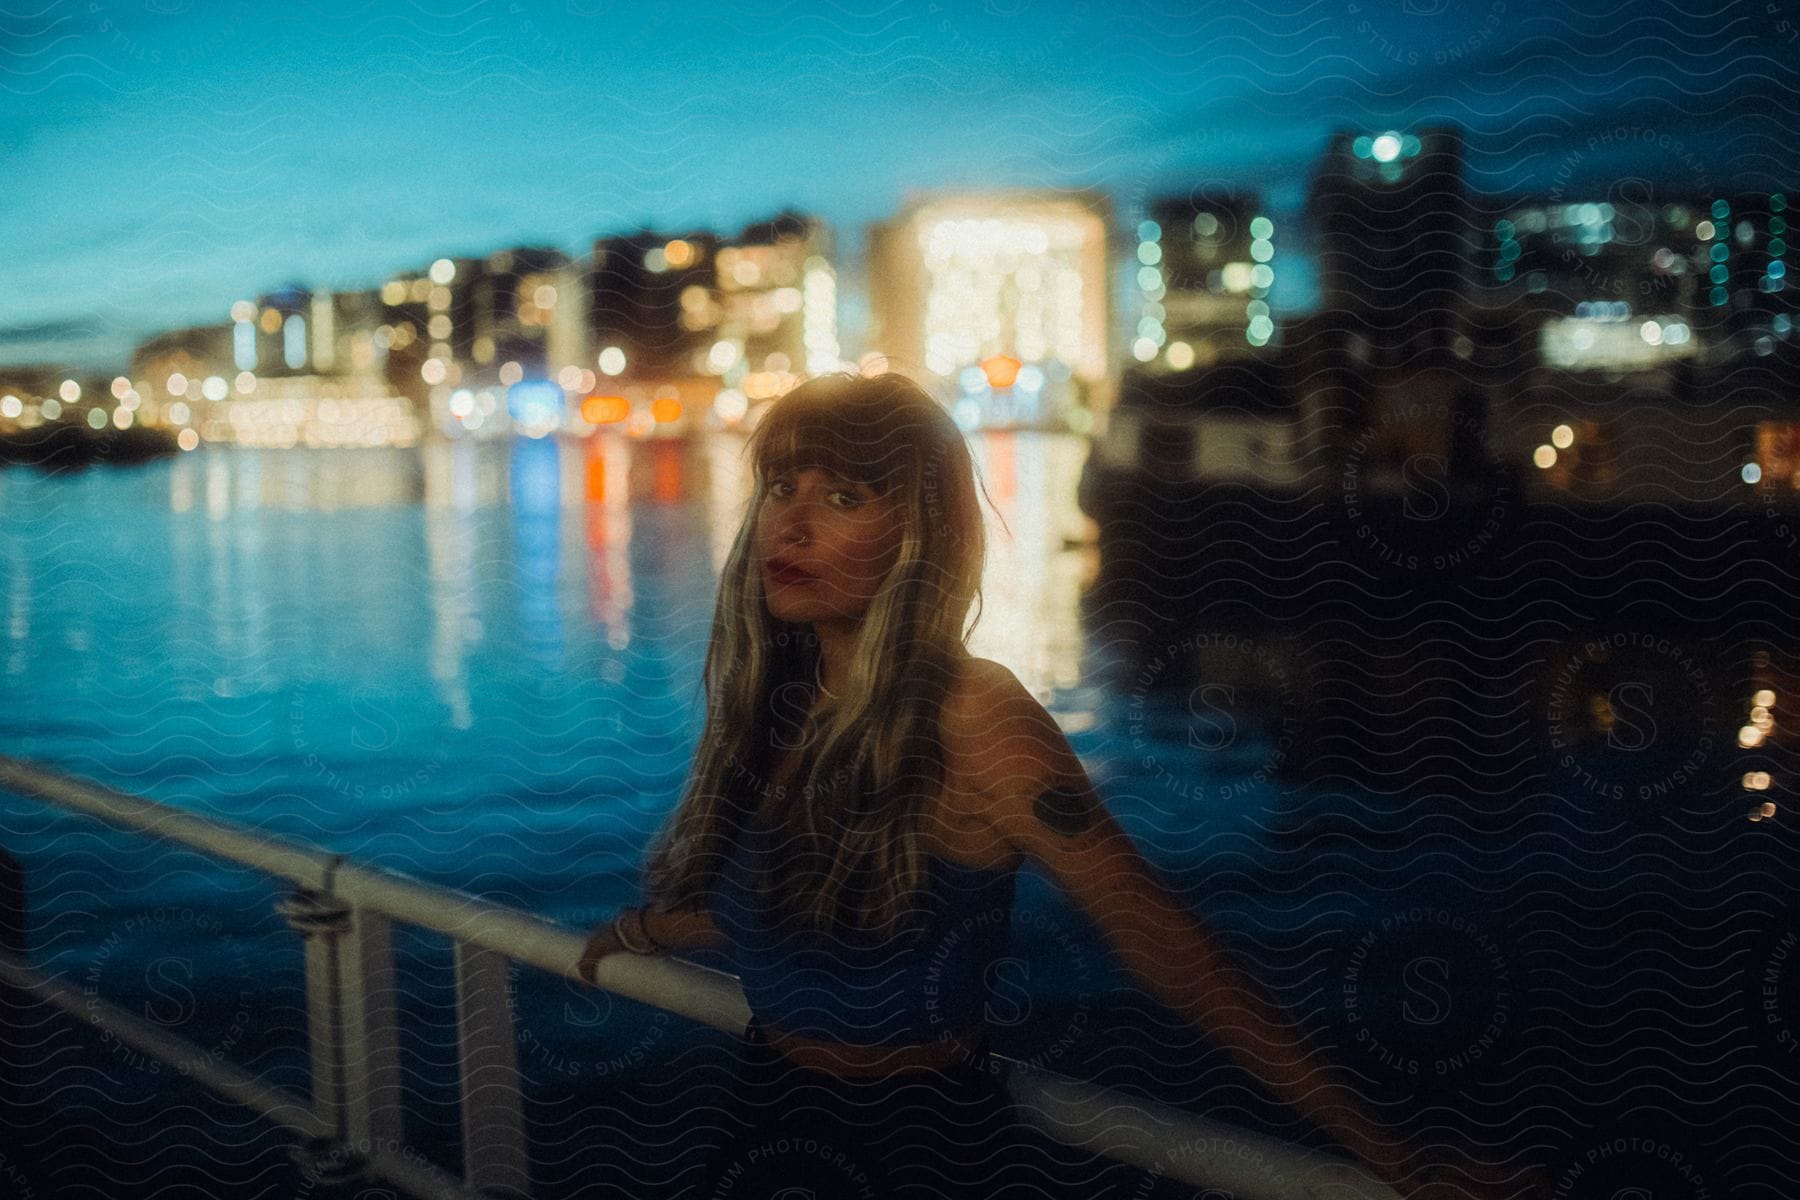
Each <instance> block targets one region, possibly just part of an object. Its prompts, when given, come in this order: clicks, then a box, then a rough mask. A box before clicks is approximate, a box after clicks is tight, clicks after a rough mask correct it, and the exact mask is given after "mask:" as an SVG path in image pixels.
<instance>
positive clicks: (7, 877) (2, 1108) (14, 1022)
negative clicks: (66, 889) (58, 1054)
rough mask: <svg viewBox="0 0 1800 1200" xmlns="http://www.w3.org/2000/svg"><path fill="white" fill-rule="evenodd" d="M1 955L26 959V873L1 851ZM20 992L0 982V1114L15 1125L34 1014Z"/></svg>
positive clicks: (22, 1099)
mask: <svg viewBox="0 0 1800 1200" xmlns="http://www.w3.org/2000/svg"><path fill="white" fill-rule="evenodd" d="M0 951H3V952H5V953H7V954H10V955H12V956H13V957H15V958H17V959H19V960H20V961H23V960H24V958H25V869H24V868H23V867H21V866H20V865H19V862H18V860H17V859H15V858H14V857H13V856H12V855H10V854H8V853H7V852H6V851H5V850H3V849H0ZM36 1007H37V1006H36V1005H35V1004H34V1003H33V999H32V996H31V994H30V993H29V992H27V991H25V990H24V989H23V988H16V987H13V986H12V985H10V984H8V983H5V982H0V1112H5V1113H6V1114H7V1120H6V1124H7V1125H9V1126H12V1125H14V1122H15V1119H16V1118H17V1116H18V1115H19V1114H20V1112H21V1111H22V1107H23V1105H24V1103H25V1026H26V1022H27V1019H28V1018H29V1016H30V1015H31V1014H32V1013H33V1012H34V1011H35V1010H36Z"/></svg>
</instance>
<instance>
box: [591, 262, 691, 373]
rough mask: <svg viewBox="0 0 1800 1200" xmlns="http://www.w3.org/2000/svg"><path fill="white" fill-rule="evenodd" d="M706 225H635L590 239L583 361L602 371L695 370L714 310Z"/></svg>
mask: <svg viewBox="0 0 1800 1200" xmlns="http://www.w3.org/2000/svg"><path fill="white" fill-rule="evenodd" d="M718 246H719V239H718V238H717V236H715V235H713V234H709V233H693V232H689V233H682V234H679V235H676V234H667V233H658V232H653V231H650V230H641V231H639V232H637V233H634V234H629V235H624V236H619V237H610V238H602V239H600V240H599V241H596V242H595V243H594V255H593V272H592V275H591V276H590V278H591V285H590V295H591V299H590V305H589V317H588V324H589V333H590V336H591V338H592V342H593V345H594V348H595V351H596V354H595V357H594V358H593V359H592V360H590V361H589V362H587V363H584V364H583V365H584V366H598V367H599V369H600V370H601V372H602V373H603V374H605V375H608V376H617V375H626V376H629V377H631V378H635V379H669V378H678V377H681V376H686V375H689V374H692V373H694V372H695V368H694V359H695V357H696V356H697V355H700V354H703V353H704V352H705V350H706V348H707V347H708V346H710V345H711V342H712V339H711V337H710V336H709V335H710V334H711V332H712V330H713V328H714V327H715V326H716V325H717V323H718V320H719V317H720V314H719V311H718V308H719V305H718V300H717V295H716V288H715V287H714V285H713V280H714V272H715V267H714V262H713V255H714V253H715V252H716V251H717V250H718Z"/></svg>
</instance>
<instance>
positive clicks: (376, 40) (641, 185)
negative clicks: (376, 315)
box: [0, 0, 1793, 371]
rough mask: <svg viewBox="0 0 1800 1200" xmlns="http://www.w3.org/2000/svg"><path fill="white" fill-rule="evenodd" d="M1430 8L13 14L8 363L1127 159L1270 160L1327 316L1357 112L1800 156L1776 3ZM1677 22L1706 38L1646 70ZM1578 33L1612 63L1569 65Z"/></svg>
mask: <svg viewBox="0 0 1800 1200" xmlns="http://www.w3.org/2000/svg"><path fill="white" fill-rule="evenodd" d="M1434 8H1435V6H1431V5H1413V6H1411V7H1410V8H1409V9H1407V10H1405V11H1402V10H1400V9H1398V8H1397V9H1396V10H1395V11H1393V12H1387V11H1385V10H1383V11H1379V12H1378V11H1376V10H1375V9H1374V8H1373V7H1371V8H1370V10H1369V11H1368V13H1366V14H1364V15H1361V16H1349V15H1344V14H1338V15H1336V16H1334V15H1333V14H1334V13H1335V12H1336V10H1335V9H1333V10H1332V11H1331V12H1325V11H1324V10H1319V12H1318V13H1317V14H1316V17H1317V19H1316V20H1314V21H1312V22H1311V23H1306V22H1302V23H1301V24H1302V26H1303V28H1302V29H1301V30H1299V31H1292V30H1288V29H1286V28H1283V27H1278V26H1279V23H1277V22H1274V21H1273V20H1271V19H1269V18H1268V16H1267V15H1266V14H1261V13H1260V12H1259V11H1257V10H1251V9H1249V8H1248V7H1239V6H1227V7H1225V8H1209V10H1208V12H1207V13H1206V14H1204V15H1187V14H1160V15H1152V14H1119V13H1112V14H1106V15H1104V17H1103V15H1102V14H1099V13H1098V12H1096V11H1095V10H1094V9H1093V8H1092V7H1091V6H1089V5H1086V4H1083V3H1080V2H1079V0H1070V2H1069V3H1060V4H1032V5H1028V6H1021V5H1017V4H1013V3H1010V2H1008V3H1002V2H1001V0H989V3H988V4H987V5H986V6H985V7H983V8H981V9H979V10H973V9H971V10H969V11H967V12H964V11H962V10H957V11H956V13H955V18H954V20H952V19H951V18H950V17H949V16H946V15H943V14H937V15H933V14H929V13H927V12H925V11H924V10H923V9H920V11H916V12H915V11H913V8H911V7H901V8H896V9H892V10H889V9H881V10H876V11H872V12H868V13H862V12H856V11H849V10H842V9H832V10H829V13H827V12H826V11H823V10H813V9H809V8H796V9H789V10H785V11H784V12H783V13H782V14H780V15H779V16H775V17H767V16H761V17H759V16H758V15H756V14H752V13H747V12H743V11H739V10H727V9H719V8H715V9H714V10H711V11H709V12H706V13H701V14H698V15H695V14H692V13H684V14H682V15H681V16H680V17H677V16H674V15H672V14H671V10H669V9H667V8H662V9H658V8H655V7H652V8H648V9H645V10H642V11H638V12H635V13H624V12H619V11H614V9H613V7H612V6H611V5H607V4H599V5H593V4H588V3H585V2H582V3H578V2H576V0H570V3H568V4H566V5H561V6H547V7H545V8H544V9H542V10H540V9H538V8H536V7H534V6H529V5H506V6H491V7H485V8H478V9H475V10H470V11H469V12H468V13H466V14H462V13H455V14H452V13H445V14H434V13H432V12H431V11H429V10H427V9H423V8H420V9H414V10H409V11H408V13H406V14H405V15H404V16H395V15H390V14H381V15H369V14H360V15H359V14H358V13H355V12H352V11H349V10H338V9H331V8H330V7H329V6H328V8H327V10H325V11H320V10H314V11H313V12H312V13H311V14H309V16H308V18H307V19H306V21H305V23H299V22H297V21H296V20H293V19H287V18H277V17H270V16H267V15H265V14H261V13H256V14H253V13H252V12H251V10H249V9H248V8H246V7H244V6H238V5H226V6H208V7H206V8H204V9H201V8H198V7H188V6H183V5H181V4H179V3H177V4H158V5H155V6H152V7H151V8H147V9H145V10H141V11H132V12H126V11H124V10H120V11H118V12H112V11H110V10H107V9H105V8H104V6H102V7H101V8H99V9H96V8H95V6H92V5H72V4H64V5H57V6H53V7H52V9H50V10H49V11H48V13H47V14H46V15H45V16H44V17H43V18H42V19H41V20H40V21H39V22H37V23H36V24H33V25H32V26H31V27H29V28H25V29H22V30H19V31H17V32H19V33H20V34H21V37H20V39H19V40H18V42H17V44H18V45H20V46H22V47H23V50H22V51H21V52H19V53H18V54H17V55H16V58H15V60H14V70H13V72H12V78H11V81H10V82H11V89H12V90H13V91H14V93H15V94H20V95H24V96H27V97H28V98H31V99H32V101H33V102H32V103H31V104H30V105H29V106H28V107H27V108H26V109H24V110H23V111H22V112H15V114H14V115H13V116H11V117H8V118H0V144H4V145H6V146H8V147H9V149H10V150H11V154H10V156H9V157H10V158H11V159H12V160H13V163H14V167H15V171H14V187H13V189H12V190H13V197H12V203H11V204H9V205H7V206H5V207H4V208H3V209H0V236H3V237H4V238H5V239H6V241H7V242H8V244H9V245H11V246H14V247H20V248H21V249H20V250H19V251H17V252H16V253H15V254H14V255H13V264H12V270H11V272H9V274H10V279H11V286H10V287H8V288H6V289H5V290H4V292H3V293H0V365H27V364H42V363H59V364H62V365H65V366H67V367H68V368H69V369H70V370H73V371H96V370H108V369H112V368H114V367H118V366H122V365H123V362H124V360H125V359H126V358H127V356H128V355H129V353H130V350H131V348H132V347H133V346H134V345H136V344H137V343H138V342H140V341H142V340H143V339H144V338H145V337H147V336H149V335H151V334H153V333H155V332H157V331H160V330H164V329H170V328H176V327H180V326H183V325H187V324H194V323H201V322H205V321H211V320H218V319H221V318H222V316H223V314H225V313H226V312H227V311H228V310H229V307H230V305H231V303H232V302H233V301H235V300H237V299H241V298H243V297H245V296H251V295H256V294H260V293H262V292H266V291H269V290H272V289H275V288H278V287H281V286H283V285H285V284H289V283H297V284H301V285H303V286H307V287H313V288H322V289H332V290H343V289H355V288H365V287H370V286H376V285H378V284H379V283H380V281H381V280H382V279H383V278H384V277H387V276H389V275H392V274H394V273H396V272H400V271H404V270H408V269H418V268H420V267H422V266H423V265H425V264H426V263H429V262H430V261H432V260H433V259H435V258H436V257H439V256H443V255H452V256H454V255H461V254H483V253H487V252H490V251H492V250H495V249H498V248H501V247H505V246H518V245H550V246H556V247H558V248H561V249H563V250H565V251H571V252H577V251H579V250H580V249H581V248H582V247H583V246H584V245H586V244H589V243H591V241H592V240H593V239H594V238H596V237H603V236H608V235H615V234H626V233H629V232H631V231H633V230H636V229H638V228H645V227H648V228H654V229H663V230H670V231H679V230H683V229H696V230H697V229H711V230H718V231H729V230H732V229H735V228H738V227H740V226H742V225H743V224H745V223H747V222H749V221H752V220H756V219H760V218H762V217H766V216H767V215H769V214H772V213H774V212H776V211H780V210H782V209H793V210H797V211H803V212H808V213H812V214H815V215H817V216H818V217H820V218H821V219H822V220H824V221H825V222H826V223H827V224H828V225H829V226H830V227H831V229H832V230H833V232H834V234H835V235H836V238H837V249H838V258H839V260H840V262H841V263H842V264H843V267H844V269H845V271H846V273H847V275H848V276H850V277H851V278H854V277H855V276H856V275H857V273H858V272H860V271H861V270H862V269H863V260H864V246H863V239H864V237H865V235H866V230H867V227H868V226H869V225H871V224H873V223H876V222H879V221H881V220H884V219H887V218H889V217H891V216H892V215H893V214H894V213H895V212H897V211H898V210H899V209H900V208H901V207H902V206H903V205H904V204H905V203H906V202H907V201H908V200H909V199H910V198H912V197H914V196H916V195H918V194H923V193H933V192H950V191H960V190H981V189H985V188H1008V187H1013V188H1017V187H1027V188H1029V187H1039V188H1058V189H1061V188H1068V189H1074V188H1080V187H1097V188H1100V189H1101V190H1104V191H1106V192H1107V193H1108V194H1109V195H1110V196H1111V197H1112V200H1113V203H1114V206H1115V211H1116V213H1117V216H1118V219H1119V222H1120V224H1121V225H1122V226H1123V225H1125V224H1126V223H1127V222H1129V221H1131V220H1132V219H1134V215H1135V214H1136V213H1138V212H1140V211H1141V210H1142V208H1143V207H1144V206H1145V205H1146V204H1147V203H1148V202H1150V201H1152V200H1154V199H1155V198H1156V197H1157V196H1159V195H1166V194H1170V193H1179V192H1182V191H1186V190H1188V189H1190V188H1193V187H1202V186H1211V187H1219V186H1235V187H1239V188H1245V189H1250V190H1254V191H1256V192H1258V193H1260V194H1261V195H1262V196H1263V197H1264V198H1265V200H1266V202H1267V205H1268V210H1269V211H1270V213H1271V214H1272V215H1273V216H1275V217H1276V220H1277V223H1278V224H1279V225H1281V226H1282V228H1283V230H1284V241H1283V243H1282V245H1281V251H1282V253H1283V255H1284V261H1285V262H1286V263H1287V264H1288V266H1289V269H1288V270H1287V271H1285V272H1283V273H1282V274H1281V275H1280V277H1279V279H1278V283H1277V289H1276V292H1275V293H1274V294H1273V295H1272V297H1271V302H1272V304H1273V305H1274V307H1275V309H1276V310H1277V311H1278V312H1296V311H1305V310H1306V309H1307V308H1309V307H1310V306H1311V305H1312V304H1313V303H1315V302H1316V295H1315V294H1314V293H1313V291H1312V281H1311V265H1312V259H1311V247H1310V246H1309V245H1308V244H1307V241H1306V239H1308V238H1309V237H1310V236H1311V231H1310V230H1308V229H1306V228H1304V227H1303V226H1302V225H1300V224H1298V223H1297V222H1296V221H1295V220H1294V218H1295V217H1297V216H1298V215H1299V213H1300V212H1301V210H1302V202H1303V199H1304V196H1305V194H1306V189H1307V185H1308V177H1309V174H1310V172H1311V171H1312V170H1313V169H1314V167H1315V165H1316V164H1317V162H1318V160H1319V159H1320V157H1321V155H1322V153H1323V151H1324V149H1325V147H1326V146H1327V145H1328V143H1329V141H1330V139H1331V138H1333V137H1334V136H1336V135H1338V134H1340V133H1341V132H1343V131H1344V130H1346V129H1353V128H1357V127H1359V126H1360V127H1365V128H1381V127H1388V126H1396V127H1398V126H1403V125H1410V124H1418V123H1421V122H1426V121H1434V120H1435V121H1446V120H1447V121H1452V122H1454V123H1457V124H1459V125H1461V126H1463V127H1464V128H1466V129H1467V130H1468V131H1469V139H1468V140H1469V157H1468V164H1467V170H1466V179H1467V183H1468V186H1469V188H1470V190H1471V192H1473V193H1476V194H1494V193H1526V194H1540V195H1555V194H1557V193H1558V192H1559V191H1565V190H1566V191H1569V192H1570V194H1571V196H1572V195H1573V192H1574V191H1577V190H1581V189H1584V188H1589V189H1591V188H1592V186H1593V185H1594V184H1595V183H1596V182H1597V181H1610V180H1617V179H1620V178H1627V179H1631V180H1639V181H1645V182H1647V183H1649V184H1650V185H1651V186H1653V187H1664V188H1667V189H1669V190H1670V191H1672V192H1684V191H1696V190H1706V189H1717V190H1737V189H1754V188H1757V187H1763V188H1770V187H1778V186H1782V185H1784V184H1786V183H1788V182H1790V181H1789V180H1787V179H1784V178H1782V176H1783V175H1784V174H1786V173H1788V172H1786V170H1785V167H1786V162H1787V159H1786V158H1785V157H1783V156H1781V155H1779V154H1777V153H1774V152H1773V147H1774V146H1775V145H1777V144H1778V141H1779V139H1777V138H1776V136H1775V135H1776V134H1777V133H1778V132H1779V126H1780V111H1781V109H1780V105H1779V94H1780V93H1781V92H1782V91H1783V87H1782V82H1781V81H1782V80H1783V79H1784V78H1785V77H1787V76H1791V75H1792V74H1793V67H1792V66H1791V64H1789V63H1786V62H1785V61H1783V60H1782V55H1781V49H1780V48H1781V46H1782V45H1783V42H1782V38H1783V36H1784V35H1783V33H1782V31H1781V29H1780V28H1779V25H1780V23H1779V22H1778V21H1776V20H1775V18H1774V17H1768V18H1767V20H1766V22H1765V23H1766V24H1768V26H1769V27H1768V28H1767V29H1760V28H1751V26H1752V25H1754V24H1755V22H1754V21H1753V20H1751V19H1750V18H1751V17H1753V16H1755V15H1757V14H1751V13H1750V12H1749V11H1748V10H1744V9H1739V10H1732V11H1730V12H1729V13H1728V14H1724V15H1722V16H1721V20H1720V21H1719V22H1718V23H1717V24H1716V27H1715V26H1707V27H1704V28H1700V29H1697V30H1696V29H1690V30H1686V31H1685V32H1684V34H1683V38H1682V40H1681V41H1680V43H1679V44H1676V43H1674V42H1672V41H1671V40H1669V34H1670V31H1671V29H1673V28H1675V27H1676V25H1682V24H1685V25H1694V24H1695V23H1696V22H1694V21H1692V20H1687V19H1685V18H1680V17H1679V15H1678V14H1676V12H1675V10H1673V9H1671V8H1659V7H1657V6H1648V7H1640V8H1638V9H1634V10H1633V12H1632V13H1631V14H1630V15H1629V16H1626V17H1622V18H1619V19H1618V20H1616V21H1613V22H1611V23H1606V22H1601V21H1599V19H1598V18H1594V17H1587V16H1580V15H1575V16H1557V15H1553V14H1552V13H1551V12H1550V11H1549V10H1545V11H1542V12H1540V11H1536V9H1535V8H1534V7H1532V6H1524V7H1521V6H1518V5H1513V6H1511V7H1504V6H1489V7H1486V8H1484V7H1482V6H1475V7H1474V8H1473V9H1464V10H1459V11H1456V12H1451V11H1449V10H1447V9H1446V10H1445V11H1442V12H1436V11H1428V10H1432V9H1434ZM515 10H516V11H515ZM1497 11H1498V12H1504V14H1505V15H1506V18H1507V19H1506V20H1505V21H1501V22H1499V23H1496V22H1495V21H1494V20H1493V17H1494V16H1495V13H1496V12H1497ZM1726 16H1728V17H1729V19H1725V17H1726ZM1621 22H1622V23H1621ZM1671 22H1675V23H1676V25H1672V24H1671ZM1699 24H1701V25H1705V23H1704V22H1700V23H1699ZM1603 26H1604V27H1603ZM1384 30H1385V31H1386V32H1384ZM1652 37H1662V38H1663V39H1664V40H1663V42H1662V45H1663V46H1664V48H1665V52H1666V53H1669V54H1679V55H1680V56H1681V57H1680V58H1679V59H1678V60H1675V61H1676V63H1677V66H1678V68H1679V69H1673V70H1670V71H1667V72H1658V73H1646V72H1641V71H1629V72H1628V71H1626V70H1625V66H1626V64H1627V63H1629V62H1630V61H1631V58H1632V54H1633V51H1632V49H1631V46H1632V44H1633V42H1634V41H1639V40H1642V39H1644V38H1652ZM1258 49H1260V51H1261V52H1260V53H1257V52H1255V51H1256V50H1258ZM1559 54H1560V57H1561V59H1562V60H1563V61H1564V62H1575V61H1579V62H1580V63H1581V64H1582V66H1583V67H1584V69H1585V72H1586V75H1585V77H1580V78H1578V77H1576V76H1575V75H1574V73H1573V72H1569V73H1565V74H1564V75H1562V76H1560V77H1559V76H1558V74H1557V72H1556V71H1555V64H1556V62H1557V59H1558V56H1559ZM1746 56H1748V57H1749V58H1750V59H1759V60H1760V61H1761V64H1762V65H1761V67H1759V68H1758V70H1757V71H1750V70H1747V69H1746ZM1440 60H1442V61H1440ZM1524 61H1530V62H1533V63H1535V64H1538V65H1536V66H1534V67H1532V69H1529V70H1522V71H1521V70H1515V69H1513V67H1512V65H1511V64H1514V63H1517V62H1524ZM1609 62H1610V63H1612V64H1614V65H1615V66H1617V67H1618V68H1619V72H1620V73H1619V75H1618V77H1617V78H1608V77H1607V73H1606V70H1605V67H1606V65H1607V64H1608V63H1609ZM1727 62H1729V63H1730V64H1731V66H1732V68H1733V69H1732V71H1731V72H1730V73H1729V74H1726V73H1725V67H1726V64H1727ZM1296 66H1298V68H1299V69H1298V73H1297V74H1296ZM1714 75H1718V76H1720V78H1717V79H1713V80H1711V81H1710V82H1709V81H1708V78H1707V77H1709V76H1714ZM1770 93H1774V94H1775V98H1776V103H1775V104H1773V105H1771V104H1770V103H1769V99H1770V96H1769V94H1770ZM671 95H672V96H673V97H674V99H672V100H668V99H662V100H659V99H657V98H658V97H667V96H671ZM653 101H654V102H653ZM1703 135H1704V136H1703ZM102 163H104V164H105V165H106V169H105V170H104V171H97V170H96V169H95V166H96V164H102ZM434 168H436V170H435V171H434ZM438 172H441V174H440V173H438ZM854 290H855V289H854V288H846V289H845V292H846V298H847V299H849V300H851V303H852V304H854V303H857V301H856V300H855V299H854V298H853V296H851V295H850V293H853V292H854ZM861 319H862V314H860V313H859V312H857V311H850V312H848V313H846V324H847V326H848V327H850V328H852V329H854V328H856V327H857V325H858V322H859V320H861Z"/></svg>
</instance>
